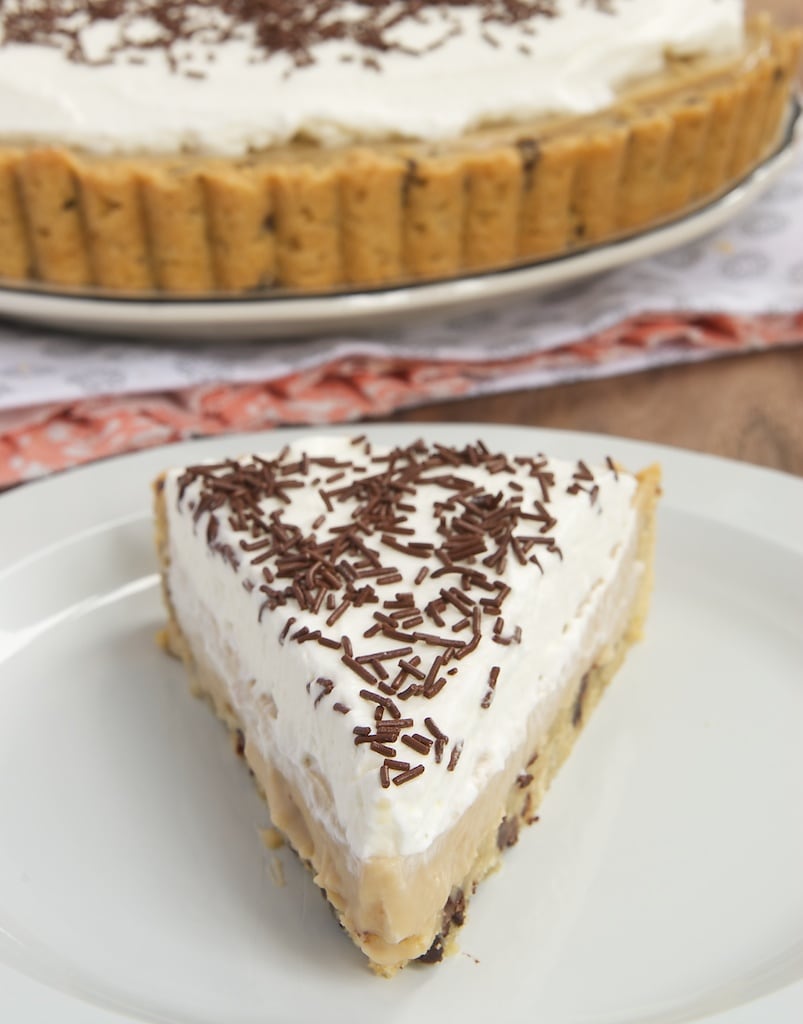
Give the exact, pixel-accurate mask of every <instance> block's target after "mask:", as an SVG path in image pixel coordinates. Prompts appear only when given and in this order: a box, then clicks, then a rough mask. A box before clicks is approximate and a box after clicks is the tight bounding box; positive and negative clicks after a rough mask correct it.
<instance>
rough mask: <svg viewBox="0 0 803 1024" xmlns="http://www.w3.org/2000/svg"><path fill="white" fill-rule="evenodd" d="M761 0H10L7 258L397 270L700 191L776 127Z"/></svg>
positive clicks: (629, 214)
mask: <svg viewBox="0 0 803 1024" xmlns="http://www.w3.org/2000/svg"><path fill="white" fill-rule="evenodd" d="M800 44H801V34H800V32H798V31H780V30H778V29H776V28H775V27H773V25H772V24H771V22H770V21H769V20H768V19H766V18H757V19H754V20H752V21H750V22H749V23H746V22H745V19H744V11H743V4H742V3H741V2H737V0H688V2H685V0H684V2H672V3H667V2H666V0H391V2H388V3H377V2H375V0H304V2H294V0H259V2H255V3H248V4H232V3H229V2H226V0H211V2H204V3H192V2H175V0H119V2H116V3H113V4H79V5H76V4H74V3H73V2H72V0H50V2H49V3H47V4H32V3H25V2H23V0H17V2H4V3H2V4H0V279H3V280H6V281H17V282H26V281H27V282H33V281H39V282H45V283H47V284H49V285H56V286H61V287H63V288H86V287H94V288H100V289H104V290H107V291H109V292H113V293H118V294H119V293H143V292H153V291H163V292H168V293H172V294H182V293H183V294H203V293H242V292H246V291H253V290H262V289H291V290H301V291H306V292H309V291H315V290H328V289H334V288H342V287H370V286H384V285H387V284H392V283H398V282H409V281H415V280H431V279H437V278H448V277H450V276H454V275H458V274H465V273H467V272H474V271H480V270H488V269H497V268H504V267H510V266H514V265H516V264H520V263H521V262H526V261H533V260H537V259H541V258H547V257H550V256H554V255H556V254H560V253H565V252H568V251H572V250H576V249H577V248H581V247H585V246H589V245H593V244H596V243H600V242H604V241H606V240H609V239H612V238H616V237H618V236H621V235H623V234H627V233H630V232H634V231H637V230H639V229H642V228H644V227H645V226H648V225H651V224H655V223H658V222H660V221H662V220H666V219H667V218H671V217H673V216H676V215H677V214H679V213H680V212H682V211H684V210H688V209H692V208H694V207H695V206H696V205H699V204H701V203H704V202H705V201H706V200H708V199H710V198H711V197H714V196H716V195H717V194H719V193H721V192H722V191H723V190H726V189H727V188H728V187H729V186H731V185H732V184H733V183H735V182H737V181H738V180H740V179H741V178H742V177H743V176H744V175H745V174H746V173H748V172H749V171H750V169H751V168H752V167H754V166H755V165H756V164H757V163H758V162H760V161H761V160H762V158H763V157H765V155H766V154H767V153H768V152H769V151H771V149H772V147H773V146H774V145H776V143H777V140H778V139H779V135H780V132H781V131H782V124H783V121H784V118H785V117H786V115H787V112H788V109H789V105H790V97H791V93H792V88H793V83H794V76H795V68H796V64H797V60H798V55H799V51H800Z"/></svg>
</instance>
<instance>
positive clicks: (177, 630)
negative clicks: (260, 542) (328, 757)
mask: <svg viewBox="0 0 803 1024" xmlns="http://www.w3.org/2000/svg"><path fill="white" fill-rule="evenodd" d="M155 494H156V501H155V523H156V545H157V551H158V554H159V559H160V563H161V566H162V590H163V597H164V602H165V607H166V610H167V627H166V629H165V631H164V632H163V634H162V635H161V641H162V643H163V645H164V647H165V648H166V650H168V651H169V652H170V653H172V654H174V655H176V656H177V657H180V658H181V659H182V661H183V662H184V665H185V667H186V670H187V673H188V676H189V679H190V685H191V688H192V690H193V692H194V693H195V694H196V695H198V696H202V697H205V698H206V699H208V700H209V702H210V703H211V705H212V707H213V708H214V710H215V712H216V713H217V714H218V716H219V717H220V718H221V719H222V720H223V721H224V722H225V723H226V724H227V725H228V727H229V728H230V729H232V730H234V731H235V732H238V731H239V730H240V728H241V723H240V721H239V719H238V716H237V714H236V712H235V710H234V709H233V707H232V705H231V703H230V702H229V700H228V697H227V693H228V685H227V680H224V679H222V678H221V677H220V675H219V674H218V673H217V672H216V671H215V669H214V668H213V667H212V666H211V664H210V663H209V661H208V659H207V658H206V656H205V654H204V650H203V645H202V644H198V645H193V644H192V642H191V641H190V640H189V639H188V637H187V636H186V635H185V633H184V631H183V630H182V627H181V625H180V623H179V622H178V620H177V618H176V613H175V609H174V608H173V604H172V601H171V598H170V591H169V585H168V570H169V543H168V526H167V515H166V510H165V505H164V498H163V492H162V488H161V483H160V481H157V483H156V488H155ZM659 494H660V472H659V470H658V468H657V467H651V468H650V469H648V470H645V471H644V472H643V473H641V474H639V487H638V491H637V493H636V498H635V502H636V504H637V507H638V515H639V535H638V548H637V552H636V557H637V559H638V561H639V562H641V563H642V565H643V566H644V571H643V573H642V576H641V580H640V586H639V590H638V592H637V594H636V596H635V599H634V601H633V604H632V607H631V609H630V613H629V619H628V621H627V624H626V627H625V628H624V630H623V632H622V634H621V636H620V637H619V638H618V640H617V642H616V643H615V644H614V645H613V646H612V647H610V648H606V649H605V650H604V651H602V652H599V653H598V656H597V657H596V660H595V662H594V664H593V665H592V666H591V668H590V669H589V670H588V671H586V672H585V673H584V674H583V675H582V676H578V677H577V678H576V679H574V680H573V682H572V683H571V685H570V686H569V687H568V688H567V691H566V697H565V699H564V701H563V703H562V705H561V706H560V708H559V709H558V710H557V713H556V715H555V717H554V719H553V721H552V723H551V725H550V726H549V727H548V729H547V732H546V734H545V735H542V736H540V738H539V740H538V742H537V743H536V744H535V745H534V744H533V740H532V738H531V737H530V736H528V738H527V740H526V741H525V745H524V747H523V748H521V749H517V750H515V751H511V757H510V759H509V763H508V766H507V767H506V768H505V770H504V771H502V772H500V773H499V774H498V775H497V776H495V777H494V779H493V780H492V781H491V783H490V784H489V786H488V788H487V789H486V790H485V791H484V793H482V794H481V795H480V796H479V797H478V799H477V800H476V801H475V803H474V804H473V805H472V806H471V807H470V808H469V809H468V810H467V811H466V812H465V814H464V815H463V816H462V817H461V818H460V819H459V820H458V822H457V823H456V824H455V825H454V826H453V827H452V828H451V829H450V830H449V831H448V832H447V833H445V834H444V835H443V836H442V837H441V838H440V839H439V840H438V841H437V842H436V843H435V844H433V847H432V848H431V849H430V850H428V851H426V852H425V853H423V854H420V855H416V856H414V857H410V858H404V859H393V858H376V859H374V860H371V861H368V862H365V863H363V864H360V865H358V866H357V868H356V869H355V866H354V858H353V857H352V856H351V855H350V853H349V851H348V849H346V848H345V847H343V846H342V845H340V844H339V843H338V842H337V841H336V840H334V839H333V838H332V837H331V835H330V834H329V833H328V832H327V830H326V829H325V828H323V827H322V826H321V824H320V823H319V822H318V821H317V820H316V818H315V817H314V816H313V815H311V814H310V813H309V811H308V809H307V808H306V806H305V803H304V800H303V798H302V797H301V795H300V794H299V792H298V791H297V790H296V788H295V787H294V786H293V784H292V783H291V782H290V781H289V780H288V779H287V778H286V777H285V776H284V775H283V774H282V772H281V771H280V770H279V768H278V767H277V766H276V764H275V763H273V761H272V760H270V759H269V758H267V757H266V756H265V755H264V753H260V751H259V750H258V749H257V748H256V747H255V746H254V745H253V744H252V743H251V742H250V739H249V737H248V736H247V735H246V736H245V737H244V739H242V733H241V732H240V733H239V735H240V737H241V741H240V742H239V743H238V749H239V750H241V752H243V753H244V756H245V758H246V760H247V761H248V764H249V766H250V768H251V770H252V772H253V774H254V777H255V779H256V782H257V785H258V787H259V789H260V791H261V792H262V794H263V796H264V797H265V799H266V801H267V803H268V806H269V808H270V812H271V818H272V821H273V824H274V826H275V827H276V828H277V829H278V830H279V831H280V832H281V833H282V834H283V835H285V836H286V837H287V839H288V841H289V843H290V845H291V846H292V847H293V848H294V849H295V850H296V852H297V853H298V855H299V857H300V858H301V860H302V861H303V862H304V863H305V864H306V865H307V867H308V868H309V869H310V871H311V872H312V873H313V876H314V880H315V883H316V884H317V885H318V886H320V887H321V889H322V890H323V891H324V893H325V894H326V897H327V899H328V900H329V902H330V903H331V905H332V907H333V908H334V910H335V912H336V913H337V915H338V918H339V919H340V921H341V923H342V925H343V927H344V928H345V930H346V931H347V932H348V933H349V935H350V936H351V938H352V939H353V940H354V942H355V943H356V945H357V946H358V947H359V948H360V949H361V950H362V951H363V953H365V955H366V956H367V957H368V959H369V962H370V964H371V967H372V968H373V969H374V970H375V971H376V972H377V973H379V974H382V975H384V976H387V977H389V976H392V975H393V974H394V973H396V971H398V970H399V969H400V968H401V967H404V966H405V964H406V963H408V962H409V961H410V960H411V959H414V958H418V957H421V956H422V955H424V954H427V952H428V951H430V950H433V949H434V950H435V952H436V954H438V953H440V951H441V949H442V947H443V942H444V939H445V938H446V937H447V936H448V933H449V932H450V930H451V929H452V927H453V926H454V925H459V924H462V920H463V913H464V910H465V905H466V904H467V903H468V901H469V900H470V897H471V895H472V894H473V893H474V891H475V889H476V887H477V885H478V883H479V882H480V881H481V880H482V879H483V878H484V877H485V876H486V875H487V874H488V873H489V872H490V871H492V870H494V869H495V868H496V867H497V866H498V864H499V862H500V859H501V855H502V853H503V852H504V848H505V847H506V846H507V845H510V844H511V843H512V842H515V841H516V838H517V837H518V831H519V826H520V824H528V825H529V824H531V823H532V822H533V821H534V820H535V817H536V812H537V809H538V806H539V804H540V802H541V799H542V797H543V795H544V793H545V792H546V790H547V788H548V786H549V784H550V782H551V781H552V779H553V778H554V776H555V774H556V773H557V770H558V768H559V767H560V765H561V764H562V763H563V761H564V760H565V759H566V757H567V756H568V754H569V753H570V751H571V749H572V747H573V745H574V742H575V740H576V739H577V736H578V735H579V732H580V730H581V728H582V726H583V724H584V723H585V722H586V721H587V720H588V717H589V715H590V713H591V711H592V710H593V708H594V707H595V705H596V703H597V701H598V700H599V698H600V696H601V694H602V692H603V691H604V689H605V687H606V686H607V684H608V683H609V682H610V680H611V678H612V677H613V675H614V674H615V673H616V670H617V669H618V668H619V666H620V664H621V662H622V660H623V659H624V657H625V654H626V653H627V651H628V649H629V648H630V646H631V645H632V644H633V643H634V642H636V641H637V640H639V639H640V637H641V634H642V628H643V624H644V620H645V617H646V614H647V610H648V605H649V597H650V593H651V590H652V582H653V581H652V560H653V549H654V539H655V538H654V531H655V506H656V502H657V499H658V496H659ZM265 714H266V715H275V707H271V706H270V704H269V703H266V705H265ZM533 747H534V748H533ZM522 765H526V766H527V767H526V773H524V774H523V773H522ZM312 781H315V779H314V778H313V780H312ZM317 781H318V784H319V785H320V786H321V787H322V788H321V793H320V794H319V797H320V798H323V799H325V798H326V783H325V781H324V780H323V779H320V778H318V779H317ZM411 893H413V894H415V898H414V899H411ZM399 936H401V938H400V937H399Z"/></svg>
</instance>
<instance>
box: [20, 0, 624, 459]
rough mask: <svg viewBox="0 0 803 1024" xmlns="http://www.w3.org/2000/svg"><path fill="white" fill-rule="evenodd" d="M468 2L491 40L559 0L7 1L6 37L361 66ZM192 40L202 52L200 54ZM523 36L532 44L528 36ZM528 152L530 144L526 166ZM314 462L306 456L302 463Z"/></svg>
mask: <svg viewBox="0 0 803 1024" xmlns="http://www.w3.org/2000/svg"><path fill="white" fill-rule="evenodd" d="M594 6H595V7H596V9H597V10H600V11H602V12H604V13H606V14H610V13H612V12H613V10H614V9H613V7H612V0H594ZM466 7H475V8H477V9H478V11H479V12H480V15H481V22H482V29H481V36H482V38H484V39H485V41H486V43H487V44H488V45H489V46H493V47H496V46H498V45H499V41H498V39H497V37H496V35H494V33H493V32H492V31H491V30H490V28H489V26H493V25H498V26H505V27H508V28H511V27H512V28H518V29H519V31H520V33H521V35H522V36H523V37H524V38H527V37H528V36H529V35H531V34H532V27H533V22H537V20H538V19H541V18H555V17H557V16H559V14H560V4H559V2H558V0H400V2H398V3H387V2H386V0H353V2H351V0H305V2H304V3H299V2H298V0H204V2H203V3H200V2H197V3H185V2H177V0H97V2H93V3H86V4H84V3H76V2H75V0H42V2H41V3H37V4H35V5H34V4H26V3H15V4H13V5H12V4H9V3H5V2H4V3H3V4H0V40H2V42H4V43H7V44H11V43H17V44H19V43H21V44H37V45H42V46H51V47H56V48H58V49H60V50H61V51H62V52H63V53H64V55H65V57H66V58H67V59H68V60H70V61H73V62H75V63H80V64H92V65H96V66H98V65H104V64H110V63H113V62H115V61H117V60H121V61H125V62H126V63H129V64H133V65H134V66H136V65H137V64H138V63H141V61H142V58H143V55H144V54H146V53H156V54H161V55H162V56H163V58H164V61H165V63H166V65H167V67H168V68H169V69H170V70H171V71H174V72H178V73H182V74H184V75H185V76H187V77H188V78H191V79H193V78H203V77H204V76H205V75H206V73H207V72H206V70H205V68H204V67H198V66H197V64H198V62H199V61H203V60H204V58H205V57H206V55H211V56H214V53H215V50H216V48H217V47H219V46H221V45H223V44H225V43H227V42H228V41H229V40H231V39H237V40H238V41H241V42H244V43H245V45H246V47H248V49H249V50H250V56H246V58H245V59H246V61H247V62H248V63H254V64H256V63H260V62H263V61H267V60H270V59H273V58H276V57H277V56H280V55H283V56H284V57H286V58H287V59H289V62H290V65H289V66H290V68H291V69H292V68H295V69H301V68H304V67H307V66H309V65H311V64H314V63H315V52H316V49H317V47H318V46H319V45H321V44H323V43H332V42H340V43H349V44H351V45H353V46H354V47H355V48H356V49H357V51H358V52H361V54H362V56H361V57H360V58H359V59H360V62H361V63H362V65H363V66H364V67H367V68H370V69H373V70H375V71H380V70H381V68H382V63H381V59H382V56H383V54H386V53H398V54H403V55H405V56H408V57H416V56H421V55H423V54H425V53H428V52H431V51H433V50H437V49H438V48H440V47H441V46H443V45H444V44H445V43H446V42H447V41H448V40H449V39H450V38H451V37H452V36H454V35H456V34H457V33H459V31H460V27H459V23H458V22H457V21H456V20H455V17H454V14H453V11H454V10H459V9H461V8H466ZM355 8H356V9H355ZM423 12H426V15H428V16H429V18H430V24H431V21H432V19H434V20H435V26H434V33H433V34H432V35H431V36H430V38H429V39H423V40H422V41H421V42H420V43H419V44H418V45H417V46H414V45H412V44H411V43H410V41H409V40H408V41H407V42H405V43H402V42H400V41H399V39H398V37H397V34H396V30H397V29H398V28H399V26H402V25H403V24H404V23H405V22H408V21H412V22H416V23H418V24H419V25H420V24H421V22H422V21H423V20H424V18H422V13H423ZM97 24H103V25H104V27H105V26H108V28H109V33H108V34H109V41H108V42H107V43H106V46H105V49H104V50H102V51H101V52H100V53H99V54H96V53H93V52H92V51H91V49H90V47H89V46H88V39H87V37H88V35H89V33H90V31H91V29H92V27H93V26H94V25H97ZM193 44H194V45H195V47H196V50H197V51H198V56H196V57H195V59H194V61H193V57H192V50H191V46H192V45H193ZM0 45H2V43H0ZM516 45H517V48H518V49H519V50H521V48H522V47H525V48H526V43H525V42H524V41H523V39H522V40H521V41H519V42H518V43H517V44H516ZM346 57H347V58H348V59H353V58H352V57H351V55H350V54H346ZM523 141H527V140H523ZM531 159H532V157H531V155H530V153H529V152H525V155H524V160H525V167H526V161H528V160H531ZM353 443H355V444H358V443H360V442H353ZM366 448H368V445H367V444H366ZM313 461H314V460H309V462H313ZM317 462H318V464H319V465H324V466H326V465H327V463H325V462H323V460H317ZM307 467H308V464H304V465H303V470H304V472H306V471H307Z"/></svg>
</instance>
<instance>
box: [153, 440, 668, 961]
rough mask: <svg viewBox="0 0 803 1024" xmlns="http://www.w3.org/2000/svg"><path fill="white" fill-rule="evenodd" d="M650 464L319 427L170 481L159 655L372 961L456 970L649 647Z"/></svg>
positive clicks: (162, 531)
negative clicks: (175, 665) (407, 441)
mask: <svg viewBox="0 0 803 1024" xmlns="http://www.w3.org/2000/svg"><path fill="white" fill-rule="evenodd" d="M658 478H659V473H658V470H657V468H650V469H647V470H645V471H644V472H642V473H640V474H638V475H636V476H634V475H631V474H630V473H628V472H625V471H624V470H622V469H621V468H620V467H618V466H617V465H616V464H615V463H614V462H613V461H611V460H608V461H607V463H606V464H605V465H602V466H590V465H587V464H586V463H585V462H583V461H578V462H576V463H575V462H564V461H559V460H556V459H552V458H548V457H546V456H544V455H540V454H535V453H533V454H532V455H531V456H527V457H521V456H512V455H509V454H504V453H501V452H496V451H491V450H489V449H488V447H486V446H485V445H484V444H483V443H482V442H481V441H477V442H476V443H473V444H469V445H466V446H465V447H449V446H446V445H442V444H437V443H433V444H427V443H425V442H423V441H418V442H416V443H415V444H412V445H409V446H406V447H397V448H393V449H387V448H383V449H379V448H378V447H373V446H372V445H371V443H370V441H368V440H366V439H365V438H353V439H349V438H345V437H323V436H320V437H316V438H310V439H307V440H305V441H304V442H303V443H295V444H292V445H288V446H286V447H285V448H283V449H282V450H281V451H280V452H278V453H273V454H264V455H253V456H250V457H246V458H241V459H237V460H234V459H227V460H225V461H222V462H217V463H203V464H200V465H195V466H190V467H188V468H185V469H176V470H171V471H169V472H167V473H165V474H164V475H163V476H162V477H160V478H159V480H158V481H157V483H156V523H157V527H156V528H157V543H158V550H159V556H160V559H161V565H162V571H163V583H164V597H165V602H166V605H167V612H168V625H167V630H166V632H165V642H166V645H167V647H168V649H169V650H170V651H171V652H173V653H174V654H176V655H179V656H180V657H181V658H182V659H183V661H184V663H185V665H186V667H187V670H188V673H189V676H190V679H191V683H192V688H193V691H194V692H195V693H197V694H201V695H204V696H206V697H208V698H209V699H210V701H211V703H212V705H213V707H214V709H215V710H216V712H217V713H218V715H219V716H220V717H221V718H222V719H223V720H224V721H225V722H226V724H227V725H228V726H229V727H230V728H231V729H232V730H234V731H235V735H236V737H237V745H238V748H239V749H240V750H241V751H242V752H243V754H244V756H245V758H246V760H247V762H248V764H249V766H250V768H251V769H252V771H253V774H254V776H255V777H256V780H257V783H258V785H259V786H260V788H261V790H262V791H263V793H264V795H265V797H266V799H267V802H268V804H269V807H270V812H271V817H272V819H273V822H274V824H275V826H276V827H277V828H278V829H279V830H281V832H283V833H284V835H285V836H286V837H287V839H288V840H289V842H290V843H291V844H292V846H293V847H294V848H295V850H296V851H297V852H298V855H299V856H300V857H301V859H302V860H303V861H304V862H305V864H307V865H308V866H309V868H310V870H311V871H312V873H313V875H314V879H315V882H316V883H317V885H319V886H320V887H321V888H322V889H323V890H324V892H325V893H326V896H327V898H328V899H329V901H330V903H331V905H332V906H333V908H334V910H335V912H336V913H337V916H338V917H339V919H340V921H341V922H342V924H343V926H344V928H345V929H346V931H348V933H349V934H350V935H351V937H352V938H353V940H354V941H355V943H356V944H357V945H358V946H359V947H360V949H362V950H363V952H364V953H365V954H366V956H367V957H368V958H369V960H370V962H371V965H372V966H373V967H374V969H375V970H376V971H378V972H379V973H381V974H386V975H390V974H393V973H394V972H395V971H396V970H397V969H399V968H400V967H403V966H404V965H405V964H406V963H407V962H408V961H410V960H412V959H414V958H424V959H428V960H436V959H440V956H441V955H442V952H443V948H444V940H445V938H446V936H447V934H448V933H449V931H450V929H451V928H452V927H453V926H454V925H459V924H462V922H463V916H464V912H465V907H466V902H467V900H468V898H469V897H470V896H471V894H472V893H473V892H474V890H475V888H476V886H477V883H478V882H479V881H480V880H481V879H482V878H483V877H484V876H485V875H486V874H487V873H488V872H489V871H490V870H491V869H493V868H494V867H495V866H496V865H497V863H498V861H499V859H500V855H501V852H502V851H503V850H504V848H505V847H507V846H510V845H511V844H513V843H514V842H515V841H516V839H517V837H518V832H519V827H520V824H521V823H522V822H524V823H530V822H531V821H532V820H533V818H534V816H535V813H536V809H537V808H538V805H539V802H540V800H541V797H542V795H543V793H544V791H545V789H546V787H547V786H548V784H549V782H550V781H551V779H552V778H553V777H554V775H555V772H556V771H557V769H558V767H559V765H560V764H561V763H562V761H563V760H564V758H565V757H566V756H567V754H568V753H569V751H570V750H571V748H572V745H573V743H574V741H575V739H576V738H577V735H578V732H579V729H580V727H581V726H582V724H583V723H584V721H585V720H586V718H587V717H588V714H589V712H590V711H591V709H592V708H593V706H594V705H595V703H596V701H597V700H598V698H599V696H600V694H601V693H602V691H603V689H604V687H605V686H606V685H607V683H608V681H609V680H610V678H611V676H612V675H613V673H614V672H615V671H616V669H617V668H618V666H619V665H620V663H621V662H622V659H623V657H624V655H625V652H626V651H627V649H628V647H629V646H630V645H631V644H632V643H633V642H634V641H635V640H636V639H638V637H639V636H640V633H641V628H642V623H643V621H644V618H645V614H646V610H647V603H648V597H649V592H650V588H651V579H652V569H651V565H652V551H653V521H654V509H655V502H656V498H657V495H658V493H659V485H658Z"/></svg>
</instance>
